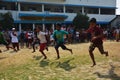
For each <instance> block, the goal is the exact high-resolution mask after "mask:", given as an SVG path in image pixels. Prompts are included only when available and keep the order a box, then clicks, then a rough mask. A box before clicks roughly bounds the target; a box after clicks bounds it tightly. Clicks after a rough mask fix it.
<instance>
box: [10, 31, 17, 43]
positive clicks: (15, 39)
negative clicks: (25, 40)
mask: <svg viewBox="0 0 120 80" xmlns="http://www.w3.org/2000/svg"><path fill="white" fill-rule="evenodd" d="M14 34H16V36H15V35H13V32H11V38H12V39H11V42H12V43H18V38H17V33H16V32H14Z"/></svg>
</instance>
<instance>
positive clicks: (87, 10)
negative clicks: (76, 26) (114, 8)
mask: <svg viewBox="0 0 120 80" xmlns="http://www.w3.org/2000/svg"><path fill="white" fill-rule="evenodd" d="M84 12H85V13H87V14H99V8H90V7H85V8H84Z"/></svg>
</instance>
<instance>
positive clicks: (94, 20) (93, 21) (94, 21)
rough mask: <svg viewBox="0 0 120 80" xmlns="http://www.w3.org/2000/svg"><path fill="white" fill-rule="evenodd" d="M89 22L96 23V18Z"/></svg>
mask: <svg viewBox="0 0 120 80" xmlns="http://www.w3.org/2000/svg"><path fill="white" fill-rule="evenodd" d="M89 22H92V23H96V22H97V21H96V18H91V19H90V21H89Z"/></svg>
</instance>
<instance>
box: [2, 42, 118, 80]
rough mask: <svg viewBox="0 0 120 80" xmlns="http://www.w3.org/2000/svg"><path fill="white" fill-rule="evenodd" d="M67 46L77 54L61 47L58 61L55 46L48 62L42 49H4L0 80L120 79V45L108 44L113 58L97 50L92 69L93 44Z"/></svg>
mask: <svg viewBox="0 0 120 80" xmlns="http://www.w3.org/2000/svg"><path fill="white" fill-rule="evenodd" d="M66 46H67V47H68V48H72V49H73V54H70V52H68V51H64V50H62V49H61V48H60V49H59V50H60V56H61V58H60V59H56V52H55V50H54V47H49V51H48V52H47V51H45V53H46V55H47V57H48V59H46V60H44V59H43V56H42V55H41V54H40V52H39V51H38V50H37V51H36V52H35V53H31V52H32V49H26V48H25V49H21V50H20V51H19V52H17V53H16V52H13V51H12V50H9V51H5V47H0V48H1V49H2V50H3V53H0V80H120V42H110V41H107V42H104V48H105V50H108V51H109V57H105V56H103V55H101V54H100V53H99V51H98V50H97V49H95V51H94V54H95V60H96V62H97V65H96V66H95V67H90V66H91V65H92V62H91V59H90V57H89V53H88V47H89V43H81V44H72V45H71V44H69V45H66Z"/></svg>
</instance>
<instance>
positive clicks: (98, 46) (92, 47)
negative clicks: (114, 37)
mask: <svg viewBox="0 0 120 80" xmlns="http://www.w3.org/2000/svg"><path fill="white" fill-rule="evenodd" d="M96 47H97V48H98V50H99V51H100V53H101V54H103V53H104V48H103V44H94V43H91V44H90V46H89V52H92V51H94V49H95V48H96Z"/></svg>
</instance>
